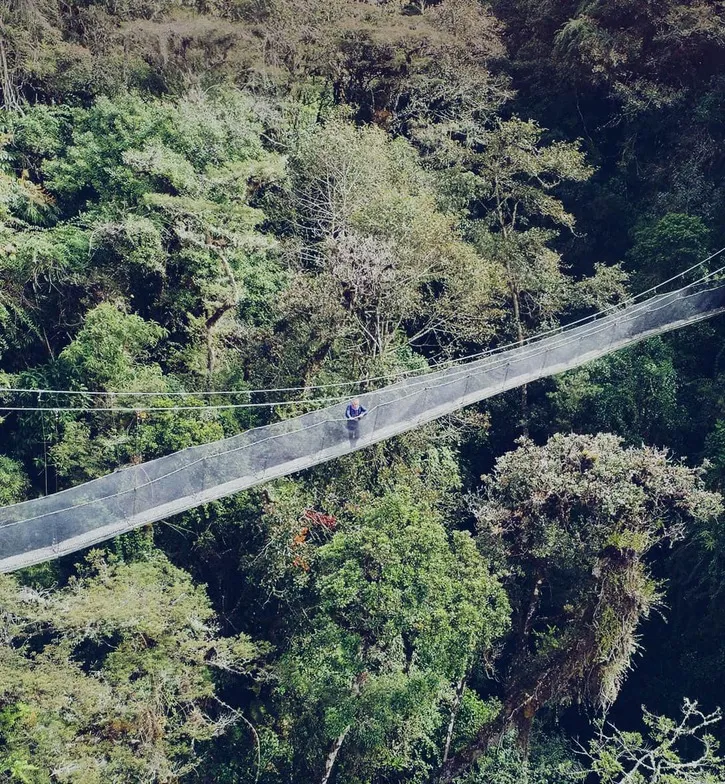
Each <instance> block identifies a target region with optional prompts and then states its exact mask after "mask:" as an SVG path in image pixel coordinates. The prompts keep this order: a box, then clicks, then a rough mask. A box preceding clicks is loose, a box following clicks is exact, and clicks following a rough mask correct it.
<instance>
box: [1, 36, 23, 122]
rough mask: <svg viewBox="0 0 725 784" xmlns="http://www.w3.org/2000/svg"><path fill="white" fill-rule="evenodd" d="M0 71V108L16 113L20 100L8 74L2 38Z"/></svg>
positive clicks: (10, 75)
mask: <svg viewBox="0 0 725 784" xmlns="http://www.w3.org/2000/svg"><path fill="white" fill-rule="evenodd" d="M0 71H2V78H1V79H0V89H2V93H3V103H2V108H3V109H6V110H7V111H16V110H17V109H19V108H20V98H19V96H18V93H17V90H16V89H15V84H14V83H13V76H12V74H11V73H10V66H9V65H8V58H7V52H6V50H5V41H4V40H3V39H2V38H0Z"/></svg>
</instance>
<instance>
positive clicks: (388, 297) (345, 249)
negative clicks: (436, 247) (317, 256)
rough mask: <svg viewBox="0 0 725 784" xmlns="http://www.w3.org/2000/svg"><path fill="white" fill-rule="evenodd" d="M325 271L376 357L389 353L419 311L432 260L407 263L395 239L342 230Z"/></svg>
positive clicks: (332, 244)
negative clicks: (427, 262) (409, 320)
mask: <svg viewBox="0 0 725 784" xmlns="http://www.w3.org/2000/svg"><path fill="white" fill-rule="evenodd" d="M328 248H329V251H328V254H327V257H326V261H325V267H326V270H325V271H326V272H327V274H328V275H329V277H330V279H331V281H333V282H334V284H335V287H336V288H337V292H338V295H339V297H340V299H341V301H342V304H343V307H344V308H345V310H346V311H347V312H348V313H349V315H350V317H351V318H352V319H353V321H354V324H355V325H356V327H357V329H358V330H359V333H360V334H361V336H362V338H363V340H364V341H365V342H366V344H367V346H368V348H369V350H370V354H371V355H372V356H373V357H380V356H384V355H385V354H386V352H387V351H388V350H389V349H390V347H391V346H392V344H393V342H394V340H395V338H396V336H397V335H398V334H399V332H400V329H401V326H402V324H403V322H404V321H405V320H406V319H407V318H410V317H411V316H412V315H413V314H415V313H416V311H417V310H418V307H419V305H420V303H421V299H422V297H421V287H422V286H423V285H424V284H425V283H426V282H427V281H428V280H429V279H430V276H431V274H432V272H433V270H432V268H431V267H429V266H428V265H425V264H423V265H420V266H416V265H413V264H402V263H401V260H400V258H399V257H398V256H397V255H396V253H395V248H394V244H393V243H392V242H388V241H384V240H379V239H376V238H374V237H366V236H360V235H356V234H343V235H341V236H340V237H337V238H336V239H334V240H330V242H329V243H328Z"/></svg>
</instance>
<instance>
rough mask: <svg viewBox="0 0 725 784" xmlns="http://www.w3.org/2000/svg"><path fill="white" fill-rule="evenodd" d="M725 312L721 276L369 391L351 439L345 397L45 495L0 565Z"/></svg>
mask: <svg viewBox="0 0 725 784" xmlns="http://www.w3.org/2000/svg"><path fill="white" fill-rule="evenodd" d="M723 310H725V283H722V282H719V283H711V284H710V286H709V287H703V285H702V284H700V285H698V286H691V287H685V288H684V289H680V290H679V291H676V292H672V293H670V294H664V295H660V296H657V297H653V298H651V299H649V300H646V301H644V302H641V303H639V304H637V305H631V306H629V307H626V308H622V309H620V310H617V311H615V312H613V313H611V314H610V315H608V316H603V317H599V318H597V319H595V320H593V321H590V322H588V323H584V324H581V325H578V326H575V327H572V328H569V329H565V330H563V331H562V332H560V333H558V334H555V335H552V336H550V337H546V338H542V339H540V340H536V341H534V342H532V343H530V344H527V345H525V346H522V347H517V348H514V349H510V350H508V351H504V352H501V353H499V354H493V355H490V356H487V357H483V358H481V359H479V360H476V361H473V362H469V363H467V364H465V365H458V366H454V367H449V368H447V369H445V370H440V371H436V372H432V373H428V374H426V375H424V376H418V377H414V378H408V379H406V380H404V381H400V382H397V383H395V384H391V385H389V386H386V387H383V388H382V389H379V390H377V391H374V392H369V393H366V394H365V395H363V396H362V398H363V402H364V405H365V406H366V408H367V409H368V412H369V413H368V415H367V416H366V417H365V418H364V419H363V420H362V421H361V422H360V425H359V432H358V438H357V439H356V440H354V441H353V440H351V439H350V434H349V432H348V430H347V427H346V422H345V421H344V409H345V404H337V405H333V406H329V407H328V408H324V409H320V410H318V411H315V412H313V413H310V414H305V415H303V416H299V417H295V418H293V419H288V420H285V421H282V422H276V423H274V424H272V425H267V426H265V427H260V428H255V429H253V430H249V431H247V432H245V433H242V434H241V435H238V436H234V437H232V438H226V439H223V440H221V441H216V442H214V443H211V444H204V445H201V446H196V447H191V448H189V449H185V450H183V451H181V452H175V453H174V454H171V455H168V456H167V457H162V458H158V459H157V460H152V461H150V462H147V463H142V464H140V465H135V466H129V467H127V468H124V469H122V470H119V471H116V472H114V473H112V474H109V475H107V476H104V477H101V478H100V479H95V480H93V481H91V482H86V483H85V484H82V485H78V486H77V487H73V488H70V489H68V490H64V491H62V492H60V493H56V494H54V495H50V496H46V497H44V498H37V499H34V500H31V501H25V502H23V503H20V504H14V505H12V506H7V507H3V508H0V572H10V571H13V570H15V569H20V568H23V567H26V566H30V565H32V564H36V563H40V562H42V561H47V560H51V559H53V558H58V557H60V556H62V555H66V554H68V553H72V552H74V551H76V550H80V549H82V548H85V547H88V546H90V545H93V544H96V543H98V542H101V541H103V540H105V539H109V538H111V537H113V536H117V535H118V534H121V533H124V532H126V531H130V530H132V529H133V528H136V527H138V526H141V525H144V524H147V523H152V522H155V521H157V520H162V519H164V518H166V517H169V516H170V515H173V514H177V513H179V512H183V511H185V510H187V509H191V508H192V507H194V506H198V505H199V504H203V503H206V502H208V501H214V500H216V499H218V498H222V497H224V496H227V495H230V494H232V493H237V492H239V491H241V490H245V489H247V488H249V487H252V486H254V485H258V484H261V483H263V482H267V481H269V480H270V479H274V478H276V477H280V476H284V475H286V474H291V473H293V472H295V471H300V470H302V469H304V468H309V467H310V466H314V465H318V464H319V463H323V462H325V461H327V460H332V459H334V458H336V457H339V456H341V455H344V454H347V453H349V452H353V451H355V450H358V449H363V448H365V447H366V446H369V445H371V444H374V443H376V442H378V441H382V440H384V439H386V438H390V437H391V436H395V435H398V434H400V433H404V432H406V431H408V430H412V429H413V428H416V427H419V426H420V425H422V424H424V423H426V422H430V421H432V420H434V419H437V418H439V417H441V416H444V415H446V414H450V413H452V412H453V411H455V410H457V409H459V408H462V407H464V406H466V405H469V404H471V403H475V402H477V401H479V400H484V399H485V398H488V397H492V396H493V395H496V394H499V393H500V392H503V391H505V390H508V389H513V388H514V387H518V386H521V385H522V384H526V383H530V382H532V381H535V380H537V379H540V378H544V377H546V376H551V375H554V374H557V373H561V372H563V371H565V370H570V369H572V368H575V367H578V366H579V365H583V364H585V363H586V362H590V361H591V360H593V359H596V358H598V357H602V356H604V355H606V354H609V353H611V352H613V351H617V350H619V349H621V348H624V347H626V346H630V345H632V344H633V343H636V342H638V341H640V340H643V339H645V338H648V337H651V336H653V335H658V334H662V333H664V332H669V331H671V330H674V329H679V328H680V327H684V326H687V325H688V324H693V323H695V322H697V321H701V320H703V319H706V318H710V317H712V316H715V315H717V314H718V313H721V312H723Z"/></svg>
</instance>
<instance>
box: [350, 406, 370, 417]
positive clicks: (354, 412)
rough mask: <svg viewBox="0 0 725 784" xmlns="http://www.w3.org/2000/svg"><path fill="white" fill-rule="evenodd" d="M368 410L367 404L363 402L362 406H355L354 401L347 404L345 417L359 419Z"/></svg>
mask: <svg viewBox="0 0 725 784" xmlns="http://www.w3.org/2000/svg"><path fill="white" fill-rule="evenodd" d="M367 412H368V410H367V408H365V406H364V405H363V404H362V403H361V404H360V408H353V407H352V403H348V404H347V408H346V409H345V419H359V418H360V417H363V416H365V414H367Z"/></svg>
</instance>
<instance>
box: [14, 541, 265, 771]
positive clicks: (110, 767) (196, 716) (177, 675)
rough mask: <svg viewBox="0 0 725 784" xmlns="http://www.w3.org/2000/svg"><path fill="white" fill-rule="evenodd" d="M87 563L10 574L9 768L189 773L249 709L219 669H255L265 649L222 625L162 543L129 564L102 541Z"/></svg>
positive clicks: (241, 673)
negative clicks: (110, 554)
mask: <svg viewBox="0 0 725 784" xmlns="http://www.w3.org/2000/svg"><path fill="white" fill-rule="evenodd" d="M84 571H85V574H84V575H83V576H82V577H80V578H78V579H74V580H71V582H70V584H69V585H68V586H67V587H66V588H62V589H58V590H55V591H39V590H34V589H32V588H30V587H27V586H22V585H21V584H20V583H19V582H18V581H17V580H16V579H14V578H12V577H7V576H3V577H2V578H1V579H0V596H1V597H2V607H3V614H2V616H0V676H1V677H0V733H1V735H2V745H0V771H2V774H3V775H4V776H10V777H11V779H12V777H13V776H15V777H16V778H19V779H20V780H21V781H23V780H24V781H30V782H38V784H41V783H42V782H50V781H58V780H60V781H78V782H81V781H82V782H88V783H89V784H91V783H92V782H101V781H103V780H108V779H109V778H110V779H112V780H113V781H119V782H121V781H124V782H125V781H128V782H131V781H137V780H139V779H143V780H144V781H171V780H177V779H178V778H179V777H180V776H182V775H183V774H184V773H185V772H188V771H189V770H191V769H193V768H194V767H195V766H196V765H197V764H198V756H197V755H198V753H199V744H201V743H203V742H204V741H206V740H208V739H210V738H213V737H215V736H216V735H218V734H220V733H223V732H225V731H226V729H227V728H228V727H230V726H231V725H232V724H234V723H235V722H237V721H240V720H243V717H242V716H241V715H240V714H239V713H237V712H236V711H234V710H232V709H230V708H229V707H228V706H226V705H225V704H224V703H223V702H222V701H221V700H220V698H219V696H218V694H217V688H216V685H215V679H214V677H213V676H212V673H213V672H219V673H229V674H230V677H235V678H236V677H240V676H245V675H249V674H251V673H253V672H254V671H255V669H256V668H257V664H256V660H257V659H258V657H259V655H260V652H261V651H262V650H263V649H262V648H258V647H257V646H255V645H254V643H252V641H251V640H250V639H249V638H248V637H246V636H245V635H238V636H236V637H220V636H219V632H218V626H217V620H216V617H215V614H214V612H213V610H212V609H211V606H210V604H209V600H208V599H207V597H206V595H205V593H204V591H203V589H201V588H199V587H196V586H194V585H192V583H191V581H190V579H189V577H188V575H186V574H185V573H184V572H183V571H182V570H180V569H177V568H175V567H173V566H171V565H170V564H169V563H168V562H167V561H166V560H165V559H164V558H163V557H162V556H160V555H158V554H157V555H155V556H154V557H153V558H152V559H151V560H148V561H145V562H144V561H141V562H136V563H132V564H121V563H109V562H107V561H105V560H104V559H103V557H102V556H101V554H100V553H98V552H95V554H92V555H91V557H90V559H89V563H88V565H87V566H86V567H85V569H84ZM247 742H248V743H250V744H253V743H254V739H253V737H250V736H248V740H247ZM23 775H24V776H26V778H25V779H23V778H22V776H23Z"/></svg>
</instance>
